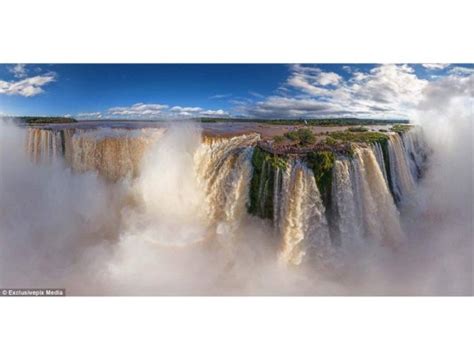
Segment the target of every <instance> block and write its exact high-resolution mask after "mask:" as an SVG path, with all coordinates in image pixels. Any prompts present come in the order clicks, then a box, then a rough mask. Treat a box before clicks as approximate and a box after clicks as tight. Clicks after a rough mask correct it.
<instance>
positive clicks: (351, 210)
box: [332, 158, 363, 246]
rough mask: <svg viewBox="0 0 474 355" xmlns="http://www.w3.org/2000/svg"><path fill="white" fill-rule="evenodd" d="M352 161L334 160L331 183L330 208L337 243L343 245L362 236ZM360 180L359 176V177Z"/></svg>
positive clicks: (359, 239)
mask: <svg viewBox="0 0 474 355" xmlns="http://www.w3.org/2000/svg"><path fill="white" fill-rule="evenodd" d="M353 169H354V168H353V163H352V162H351V160H350V159H347V158H338V159H336V161H335V162H334V170H333V185H332V198H333V200H332V210H333V215H334V219H335V223H334V224H335V225H336V240H337V243H338V244H340V245H342V246H345V245H346V244H354V243H358V242H360V241H361V239H362V238H363V224H362V216H361V213H360V212H361V210H360V208H359V206H360V201H358V200H356V198H357V197H358V196H356V191H355V189H356V187H355V181H354V179H355V177H354V170H353ZM359 180H360V177H359Z"/></svg>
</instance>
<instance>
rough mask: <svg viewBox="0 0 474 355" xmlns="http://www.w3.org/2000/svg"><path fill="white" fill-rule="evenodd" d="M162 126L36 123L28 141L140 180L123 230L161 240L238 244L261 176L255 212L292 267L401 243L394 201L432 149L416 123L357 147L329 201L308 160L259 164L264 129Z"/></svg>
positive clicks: (35, 152)
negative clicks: (205, 132)
mask: <svg viewBox="0 0 474 355" xmlns="http://www.w3.org/2000/svg"><path fill="white" fill-rule="evenodd" d="M163 132H164V130H163V129H137V130H135V129H133V130H130V129H113V130H112V129H97V130H81V129H64V130H56V131H55V130H52V129H38V128H30V129H28V135H27V144H26V146H27V150H28V152H29V154H30V156H31V158H32V160H33V161H35V162H50V161H53V160H56V159H58V158H61V157H62V158H63V159H64V162H65V163H66V166H70V167H71V168H72V170H73V171H74V172H77V173H82V172H86V171H96V172H97V173H98V174H99V175H101V176H103V177H105V178H106V179H107V180H108V181H118V180H120V179H122V178H127V177H133V179H132V181H135V182H134V183H133V184H132V185H131V186H132V189H131V191H132V194H133V195H135V200H136V201H138V202H136V203H138V206H139V208H138V209H137V208H136V207H133V208H132V210H129V209H128V208H129V206H128V207H126V208H127V210H126V213H125V214H126V215H130V216H132V218H125V220H124V225H125V227H124V230H125V231H126V232H125V234H127V235H129V234H134V233H135V234H136V232H137V230H138V229H140V228H142V227H140V226H143V225H148V226H149V227H150V228H145V232H143V231H141V234H142V235H145V237H146V239H147V240H150V241H152V242H155V243H158V244H160V245H189V244H192V243H194V242H196V241H202V240H205V239H209V238H210V237H217V239H218V240H220V241H221V242H223V241H224V243H226V242H228V241H231V240H233V236H234V235H236V231H237V229H238V228H239V226H240V225H241V224H242V223H243V220H244V218H245V216H246V209H247V208H248V206H249V203H250V201H249V194H250V192H249V189H250V188H251V187H250V185H251V180H252V179H253V176H255V174H257V175H258V176H257V178H258V179H257V183H256V186H255V191H254V192H255V195H254V199H255V201H254V204H255V206H254V208H255V210H254V212H253V213H252V214H256V215H258V216H260V217H263V218H272V219H273V229H274V237H275V238H278V240H279V243H280V246H281V247H280V259H281V260H283V261H284V262H285V263H286V264H289V265H298V264H301V263H302V262H303V261H306V260H312V257H313V256H315V257H316V258H324V257H325V256H327V254H328V250H329V249H330V247H331V244H332V245H333V247H336V248H337V247H338V246H342V247H343V248H345V247H346V246H349V247H350V246H352V245H364V243H366V242H367V241H378V242H381V243H390V244H396V243H398V242H399V241H400V240H402V238H403V232H402V230H401V227H400V222H399V217H398V211H397V208H396V206H395V204H394V198H395V200H396V201H401V200H402V199H405V198H407V197H408V196H410V194H411V193H412V192H413V190H414V188H415V181H416V179H417V178H418V177H419V176H420V172H421V170H422V168H423V164H424V162H425V160H426V154H427V153H426V152H427V149H426V147H425V146H424V143H423V142H424V141H423V136H422V133H421V131H419V130H415V129H412V130H409V131H408V132H404V133H403V134H389V135H388V141H387V143H386V145H385V146H383V147H382V143H374V144H372V145H370V146H369V147H366V146H364V145H355V146H354V152H353V153H354V154H353V156H352V157H350V156H347V155H338V156H337V158H336V160H335V162H334V166H333V168H332V187H331V188H330V195H328V196H330V201H329V202H325V203H328V205H327V206H325V205H324V203H323V201H322V198H321V194H320V192H319V189H318V186H317V184H316V181H315V177H314V174H313V171H312V170H311V169H310V168H308V166H307V165H306V163H305V162H304V159H303V160H302V159H299V158H290V159H289V160H287V161H286V163H284V159H283V160H281V159H280V160H279V158H278V159H276V160H275V159H274V158H270V156H268V155H262V154H265V153H262V151H261V150H260V153H259V154H260V155H259V158H258V159H260V160H259V161H260V162H261V165H260V168H259V169H258V172H257V171H255V169H253V168H252V164H253V163H252V161H253V160H252V159H253V156H254V151H256V150H257V148H254V147H255V145H256V144H257V142H258V141H259V139H260V137H259V135H257V134H246V135H245V134H244V135H239V136H234V137H230V138H221V137H209V136H201V132H199V134H196V132H194V131H193V132H191V133H189V137H188V136H185V137H184V138H183V137H178V138H173V139H171V138H166V137H168V136H171V137H173V134H174V133H173V132H171V133H168V132H167V133H166V134H165V135H164V136H163ZM180 134H181V133H180ZM181 140H183V142H181ZM193 142H194V143H193ZM191 143H192V144H191ZM154 145H156V146H157V148H152V147H153V146H154ZM180 147H181V148H180ZM385 148H386V150H384V149H385ZM387 153H388V154H387ZM144 157H145V158H146V159H145V158H144ZM143 159H145V162H143ZM387 159H388V161H387ZM285 164H286V167H285ZM162 167H166V168H165V169H164V170H163V169H162ZM387 172H389V174H387ZM389 185H390V186H391V190H392V192H393V197H392V195H391V194H390V190H389V188H388V187H389ZM170 190H171V191H176V193H175V192H173V193H170ZM178 192H179V193H178ZM137 196H138V197H137ZM132 205H133V204H132ZM140 206H141V207H140ZM326 209H327V211H326ZM327 214H328V215H329V216H330V217H331V218H330V221H329V222H330V226H329V223H328V221H327V219H326V215H327ZM130 221H133V222H130ZM183 226H185V227H183ZM142 229H143V228H142ZM163 236H166V238H163ZM169 237H171V239H173V240H170V239H169Z"/></svg>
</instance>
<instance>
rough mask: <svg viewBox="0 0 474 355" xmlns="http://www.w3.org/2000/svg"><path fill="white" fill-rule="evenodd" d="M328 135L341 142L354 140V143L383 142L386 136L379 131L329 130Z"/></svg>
mask: <svg viewBox="0 0 474 355" xmlns="http://www.w3.org/2000/svg"><path fill="white" fill-rule="evenodd" d="M329 137H330V138H332V139H336V140H338V141H342V142H346V143H349V142H355V143H367V144H370V143H383V142H386V141H387V139H388V136H387V135H386V134H383V133H380V132H357V133H356V132H349V131H343V132H331V133H329Z"/></svg>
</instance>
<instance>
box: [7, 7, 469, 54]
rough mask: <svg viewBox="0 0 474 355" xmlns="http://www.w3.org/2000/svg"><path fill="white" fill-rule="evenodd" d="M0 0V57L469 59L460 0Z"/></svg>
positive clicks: (465, 15) (466, 24) (465, 12)
mask: <svg viewBox="0 0 474 355" xmlns="http://www.w3.org/2000/svg"><path fill="white" fill-rule="evenodd" d="M7 1H8V2H6V1H3V2H2V4H1V5H0V9H1V17H0V18H1V31H0V62H4V63H5V62H30V63H31V62H43V63H51V62H56V63H57V62H72V63H76V62H102V63H103V62H122V63H135V62H136V63H146V62H171V63H182V62H196V63H202V62H210V63H216V62H219V63H221V62H256V63H265V62H271V63H293V62H319V63H324V62H328V63H333V62H342V63H344V62H345V63H360V62H369V63H373V62H412V63H413V62H471V63H472V62H474V49H473V46H472V14H473V11H472V9H470V3H469V2H468V1H466V0H450V1H430V2H426V1H419V2H414V1H412V0H398V1H395V0H389V1H383V2H381V1H375V0H358V1H350V0H331V1H326V2H322V1H314V0H291V1H281V0H275V1H271V2H269V1H255V0H240V1H236V0H234V1H222V0H200V1H192V0H173V1H170V0H166V1H148V0H134V1H120V0H119V1H114V2H111V1H97V0H82V1H80V2H79V1H75V2H74V1H63V0H42V1H31V0H28V1H25V0H15V1H13V0H7Z"/></svg>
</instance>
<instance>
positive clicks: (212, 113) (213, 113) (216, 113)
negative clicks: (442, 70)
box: [200, 109, 229, 116]
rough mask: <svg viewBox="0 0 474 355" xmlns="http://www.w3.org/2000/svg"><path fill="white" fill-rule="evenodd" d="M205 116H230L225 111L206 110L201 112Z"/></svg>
mask: <svg viewBox="0 0 474 355" xmlns="http://www.w3.org/2000/svg"><path fill="white" fill-rule="evenodd" d="M200 113H201V114H202V115H204V116H228V115H229V114H228V113H227V112H226V111H224V110H220V109H219V110H205V111H201V112H200Z"/></svg>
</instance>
